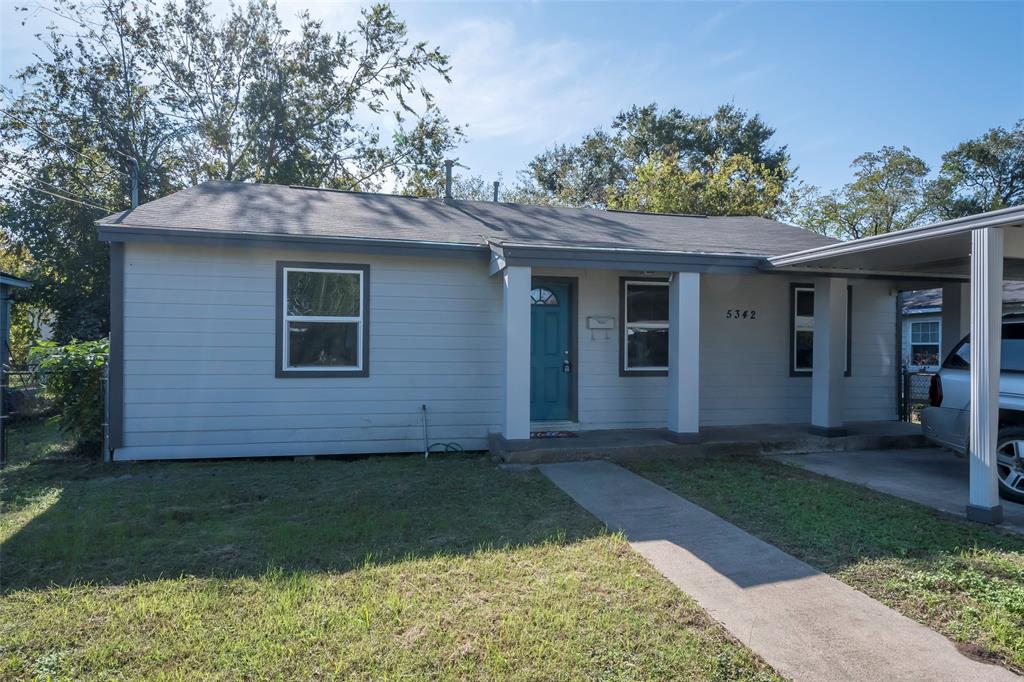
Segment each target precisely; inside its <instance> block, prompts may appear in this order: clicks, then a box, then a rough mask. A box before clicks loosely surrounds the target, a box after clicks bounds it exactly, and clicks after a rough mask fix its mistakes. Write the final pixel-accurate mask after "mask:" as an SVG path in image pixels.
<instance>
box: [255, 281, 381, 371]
mask: <svg viewBox="0 0 1024 682" xmlns="http://www.w3.org/2000/svg"><path fill="white" fill-rule="evenodd" d="M369 276H370V267H369V266H368V265H349V264H341V263H296V262H278V264H277V287H276V297H275V300H276V302H277V304H276V305H277V331H276V334H275V350H276V370H275V373H276V375H277V376H279V377H365V376H369V324H370V320H369V300H370V296H369V284H370V283H369Z"/></svg>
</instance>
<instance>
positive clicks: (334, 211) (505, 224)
mask: <svg viewBox="0 0 1024 682" xmlns="http://www.w3.org/2000/svg"><path fill="white" fill-rule="evenodd" d="M446 195H447V196H446V198H445V199H423V198H412V197H401V196H389V195H384V194H367V193H358V192H339V191H330V190H323V189H311V188H305V187H284V186H273V185H256V184H243V183H229V182H207V183H204V184H202V185H199V186H196V187H193V188H190V189H187V190H184V191H181V192H178V193H176V194H173V195H170V196H168V197H164V198H162V199H158V200H156V201H153V202H150V203H148V204H144V205H142V206H139V207H137V208H134V209H132V210H129V211H124V212H121V213H117V214H114V215H111V216H108V217H106V218H103V219H102V220H100V221H98V225H99V234H100V237H101V238H102V239H104V240H106V241H108V242H110V244H111V249H110V254H111V297H110V300H111V358H110V379H109V389H110V390H109V396H110V400H109V410H110V414H109V420H108V421H109V444H110V450H109V454H110V456H111V457H112V458H113V459H114V460H142V459H168V458H201V457H258V456H276V455H320V454H350V453H351V454H357V453H378V452H403V451H404V452H417V451H422V449H423V448H424V447H425V446H426V445H427V444H428V441H438V442H444V443H458V444H460V445H462V446H463V447H464V448H466V449H483V448H486V447H487V446H488V443H489V441H490V439H491V438H492V437H494V438H496V439H504V440H505V441H509V442H516V441H518V442H520V443H521V442H523V441H526V440H527V439H529V438H530V437H531V434H532V433H533V432H535V431H544V432H547V431H551V430H602V429H659V430H661V431H662V432H663V433H664V435H665V437H666V438H669V439H673V440H677V441H694V440H698V439H699V438H700V433H701V429H702V428H704V427H707V426H711V425H751V424H754V425H758V424H794V423H795V424H806V425H808V428H809V429H810V430H811V431H813V432H815V433H818V434H822V435H825V436H832V435H838V434H842V433H843V432H844V424H845V423H846V422H852V421H858V422H871V421H878V420H892V419H895V417H896V384H897V381H898V378H899V377H898V373H899V364H900V362H899V355H898V345H897V342H896V339H897V336H898V322H899V320H898V316H899V311H898V298H899V293H900V292H901V291H912V290H920V289H926V288H929V287H936V286H941V287H942V289H943V310H942V315H943V318H942V319H943V325H942V327H943V328H942V335H943V337H948V338H954V337H955V338H961V337H962V336H963V335H964V334H965V333H967V332H968V331H969V332H970V335H971V344H970V348H969V355H970V357H969V360H968V361H966V362H967V363H968V365H969V367H970V387H971V388H970V394H971V396H973V397H974V399H972V400H971V401H970V404H969V407H968V409H967V410H966V411H967V412H968V413H969V414H968V415H967V418H968V423H969V433H970V446H969V459H970V471H971V475H970V504H969V505H968V508H967V513H968V516H969V517H970V518H973V519H975V520H979V521H985V522H990V523H993V522H998V521H999V519H1000V518H1001V516H1002V507H1001V506H1000V503H999V495H998V473H997V466H996V444H997V437H998V431H999V428H1000V425H1001V422H1000V411H999V405H1000V402H999V397H1000V396H999V377H1000V370H1001V352H1000V348H1001V346H1000V343H1001V334H1002V332H1001V329H1002V319H1001V315H1000V313H1001V310H1002V306H1001V303H1002V301H1001V288H1002V285H1003V282H1004V281H1006V280H1013V281H1024V229H1020V228H1024V207H1014V208H1008V209H1002V210H999V211H992V212H989V213H985V214H980V215H976V216H967V217H964V218H959V219H956V220H951V221H946V222H942V223H936V224H934V225H927V226H922V227H919V228H911V229H908V230H904V231H901V232H897V233H892V234H887V235H880V236H877V237H867V238H864V239H858V240H854V241H850V242H836V241H835V240H832V239H828V238H826V237H823V236H820V235H816V234H812V233H809V232H806V231H804V230H802V229H800V228H797V227H793V226H791V225H785V224H782V223H779V222H775V221H772V220H766V219H763V218H751V217H707V216H696V215H652V214H640V213H630V212H616V211H600V210H589V209H564V208H553V207H546V206H521V205H514V204H504V203H498V202H493V203H492V202H473V201H457V200H454V199H452V198H451V197H450V192H446ZM942 343H943V344H944V345H946V347H949V345H948V344H947V343H946V340H945V338H944V339H943V341H942ZM428 425H429V426H428ZM428 428H429V434H430V435H429V438H428V437H427V432H428Z"/></svg>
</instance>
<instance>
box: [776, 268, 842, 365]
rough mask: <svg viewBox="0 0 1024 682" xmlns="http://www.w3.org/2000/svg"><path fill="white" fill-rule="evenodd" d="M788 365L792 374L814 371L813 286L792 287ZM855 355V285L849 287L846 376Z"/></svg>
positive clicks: (795, 285) (799, 285) (798, 285)
mask: <svg viewBox="0 0 1024 682" xmlns="http://www.w3.org/2000/svg"><path fill="white" fill-rule="evenodd" d="M789 310H790V315H789V323H790V337H789V338H790V344H789V367H790V374H792V375H793V376H810V375H811V373H812V372H813V371H814V286H813V285H810V284H794V285H792V287H791V288H790V307H789ZM852 356H853V287H849V286H848V287H846V371H845V374H846V376H850V373H851V359H852Z"/></svg>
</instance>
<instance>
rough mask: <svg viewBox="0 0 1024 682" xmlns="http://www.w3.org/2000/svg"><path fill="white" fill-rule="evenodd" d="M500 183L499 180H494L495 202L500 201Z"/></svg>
mask: <svg viewBox="0 0 1024 682" xmlns="http://www.w3.org/2000/svg"><path fill="white" fill-rule="evenodd" d="M499 184H500V183H499V182H498V181H497V180H495V181H494V203H498V185H499Z"/></svg>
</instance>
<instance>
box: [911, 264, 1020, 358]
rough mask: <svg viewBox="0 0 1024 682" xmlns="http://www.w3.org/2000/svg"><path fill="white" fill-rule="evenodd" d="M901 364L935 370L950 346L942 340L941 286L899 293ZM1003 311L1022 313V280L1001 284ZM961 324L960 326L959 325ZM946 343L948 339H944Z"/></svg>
mask: <svg viewBox="0 0 1024 682" xmlns="http://www.w3.org/2000/svg"><path fill="white" fill-rule="evenodd" d="M900 310H901V313H902V316H903V317H902V323H901V324H902V335H901V339H902V346H901V347H902V358H903V367H904V368H905V369H907V370H908V371H910V372H936V371H938V369H939V365H940V364H941V362H942V360H943V358H945V356H946V354H947V353H948V352H949V351H951V350H952V349H953V345H955V344H956V343H957V342H958V341H959V340H960V339H959V337H958V338H955V339H953V345H946V344H944V343H943V339H942V289H922V290H920V291H907V292H904V293H903V299H902V304H901V306H900ZM1003 312H1004V313H1019V312H1024V282H1004V283H1003ZM961 326H963V325H961ZM946 341H947V344H948V342H949V339H947V340H946Z"/></svg>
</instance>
